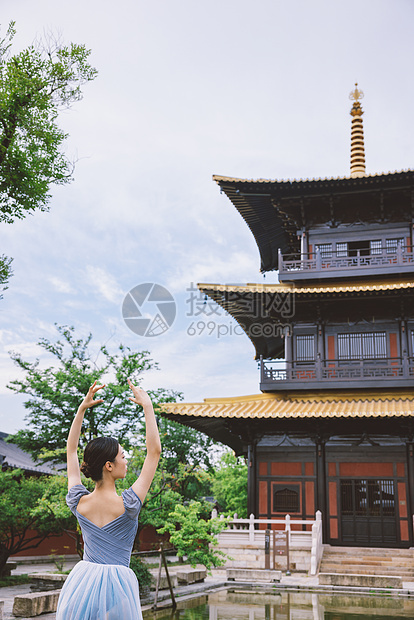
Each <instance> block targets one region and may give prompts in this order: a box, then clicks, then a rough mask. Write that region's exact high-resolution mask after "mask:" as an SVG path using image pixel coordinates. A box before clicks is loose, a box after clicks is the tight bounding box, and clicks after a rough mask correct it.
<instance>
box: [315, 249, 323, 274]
mask: <svg viewBox="0 0 414 620" xmlns="http://www.w3.org/2000/svg"><path fill="white" fill-rule="evenodd" d="M315 258H316V271H321V269H322V256H321V251H320V249H319V248H316V257H315Z"/></svg>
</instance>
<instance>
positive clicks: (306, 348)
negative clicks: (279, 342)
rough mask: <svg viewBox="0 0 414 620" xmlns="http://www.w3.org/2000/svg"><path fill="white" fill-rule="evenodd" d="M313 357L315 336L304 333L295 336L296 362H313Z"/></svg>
mask: <svg viewBox="0 0 414 620" xmlns="http://www.w3.org/2000/svg"><path fill="white" fill-rule="evenodd" d="M314 359H315V336H314V335H313V334H304V335H303V336H296V360H297V361H298V362H313V360H314Z"/></svg>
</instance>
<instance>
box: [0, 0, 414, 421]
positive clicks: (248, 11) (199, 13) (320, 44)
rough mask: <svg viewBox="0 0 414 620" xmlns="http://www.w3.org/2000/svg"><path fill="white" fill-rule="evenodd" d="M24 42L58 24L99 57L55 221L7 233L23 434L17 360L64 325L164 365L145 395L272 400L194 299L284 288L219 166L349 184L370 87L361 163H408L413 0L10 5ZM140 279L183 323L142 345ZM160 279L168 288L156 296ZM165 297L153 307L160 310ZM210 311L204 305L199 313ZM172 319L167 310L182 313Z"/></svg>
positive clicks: (7, 367) (7, 403)
mask: <svg viewBox="0 0 414 620" xmlns="http://www.w3.org/2000/svg"><path fill="white" fill-rule="evenodd" d="M1 4H2V11H1V17H2V22H1V26H2V34H3V35H4V33H5V30H6V28H7V25H8V23H9V22H10V21H11V20H15V21H16V28H17V35H16V37H15V40H14V48H13V49H14V51H15V52H18V51H20V50H21V49H23V48H24V47H26V46H28V45H30V44H31V43H32V42H33V40H34V39H35V38H36V37H37V36H39V35H41V34H42V33H43V32H44V31H52V32H54V33H59V34H60V35H61V37H62V40H63V41H64V42H71V41H72V42H76V43H83V44H85V45H86V46H87V47H88V48H90V49H91V50H92V53H91V57H90V59H91V64H93V66H95V67H96V68H97V70H98V72H99V75H98V77H97V78H96V80H95V81H94V82H92V83H90V84H87V85H85V86H84V88H83V93H84V98H83V100H82V101H80V102H77V103H76V104H75V105H74V106H73V107H72V109H71V110H67V111H65V112H64V113H62V114H61V115H60V117H59V125H60V126H61V127H62V128H63V129H64V130H65V131H66V132H67V133H68V134H69V137H68V139H67V141H66V143H65V152H66V153H67V154H68V156H69V157H72V158H76V159H77V165H76V170H75V174H74V181H73V182H72V183H71V184H70V185H66V186H61V187H52V199H51V201H50V211H49V212H48V213H41V212H37V213H35V214H34V215H33V216H29V217H27V218H26V219H25V220H22V221H18V222H16V223H14V224H12V225H7V224H1V225H0V254H6V255H7V256H12V257H13V258H14V262H13V271H14V275H13V277H12V278H11V279H10V283H9V288H8V290H6V291H5V293H4V298H3V300H1V301H0V430H1V431H3V432H14V431H16V430H18V429H20V428H24V427H25V425H26V422H25V419H24V418H25V409H24V406H23V401H24V397H23V396H22V395H16V394H14V393H12V392H11V391H10V390H9V389H7V384H8V382H9V381H11V380H13V379H16V378H19V377H21V375H20V371H19V370H18V369H17V368H16V366H15V365H14V364H13V362H12V360H11V359H10V351H14V352H18V353H20V354H21V355H22V356H23V358H24V359H26V360H28V361H34V360H35V359H36V358H39V360H40V364H41V365H42V366H47V365H50V364H51V363H52V362H53V360H52V358H49V357H47V356H46V355H45V354H44V352H43V350H42V349H41V348H40V347H39V346H38V345H37V342H38V341H39V339H40V338H49V339H51V340H55V339H56V337H57V332H56V328H55V324H58V325H73V326H74V327H75V329H76V333H77V334H79V335H80V336H82V337H84V336H86V335H87V334H88V333H89V332H91V333H92V334H93V343H94V345H93V346H95V347H98V346H99V345H100V344H102V343H107V344H108V346H109V347H114V348H115V347H116V346H117V345H118V344H119V343H121V342H122V343H123V344H125V345H127V346H129V347H131V348H132V349H133V350H143V349H146V350H149V351H150V353H151V356H152V358H153V359H154V360H156V361H157V362H158V365H159V367H160V370H158V371H151V372H149V373H147V375H145V376H144V378H143V382H142V387H146V388H148V389H154V388H157V387H164V388H168V389H173V390H177V391H179V392H181V393H182V394H183V396H184V400H185V401H187V402H193V401H201V400H203V399H204V398H206V397H224V396H239V395H244V394H254V393H258V391H259V385H258V384H259V372H258V368H257V362H255V361H254V348H253V345H252V344H251V342H250V341H249V339H248V338H247V336H245V335H242V334H240V333H234V328H235V323H234V321H233V320H232V319H231V317H229V316H226V315H225V314H224V313H223V311H222V310H220V311H218V314H217V313H216V311H217V309H216V308H214V306H213V304H210V303H209V302H207V303H206V304H203V301H204V299H203V298H202V297H200V296H199V295H198V294H197V292H196V291H193V290H192V289H194V284H195V283H197V282H204V283H206V282H209V283H221V284H228V283H244V282H265V283H273V282H276V281H277V274H276V273H268V274H266V277H265V278H264V277H263V275H262V274H260V271H259V267H260V259H259V252H258V249H257V246H256V244H255V241H254V238H253V236H252V234H251V232H250V231H249V229H248V227H247V225H246V224H245V222H244V221H243V219H242V218H241V217H240V215H239V214H238V213H237V211H236V209H235V208H234V207H233V205H232V204H231V203H230V201H229V200H228V199H227V198H226V196H225V195H224V194H220V191H219V188H218V186H217V185H216V183H215V182H214V181H213V180H212V175H213V174H218V175H222V176H231V177H239V178H268V179H288V178H289V179H294V178H296V179H305V178H327V177H328V178H329V177H345V176H349V166H350V163H349V160H350V133H351V117H350V115H349V111H350V109H351V106H352V103H351V101H350V100H349V93H350V91H351V90H352V89H353V88H354V84H355V82H358V85H359V88H361V89H362V90H363V91H364V94H365V97H364V99H363V101H362V107H363V109H364V117H363V119H364V131H365V150H366V162H367V173H369V174H375V173H383V172H389V171H394V170H405V169H409V168H413V167H414V140H413V138H414V115H413V113H412V108H413V106H412V102H413V100H414V83H413V71H412V66H413V54H414V39H413V36H412V28H413V23H414V3H413V2H412V1H411V0H364V1H363V2H361V1H360V0H359V1H355V0H349V1H348V2H342V1H338V0H290V1H289V2H285V1H284V2H282V1H279V0H255V2H252V1H250V2H248V1H247V0H209V2H200V1H198V0H121V1H120V2H118V3H114V2H109V1H107V0H99V1H98V0H88V1H87V2H85V0H71V2H56V0H36V2H33V1H32V0H2V3H1ZM141 284H158V285H159V286H161V287H164V288H165V289H167V291H168V292H169V293H170V295H171V296H172V298H173V301H174V303H175V307H176V316H175V320H174V321H173V322H172V324H171V326H170V327H169V328H168V329H167V330H166V331H165V332H164V333H162V334H159V335H157V336H145V335H140V334H137V333H134V332H133V331H131V330H130V329H129V327H128V326H127V325H126V323H125V321H124V319H123V314H122V308H123V302H124V299H125V297H126V296H127V294H128V292H129V291H130V290H132V289H134V288H135V287H138V289H136V290H139V291H141V292H142V290H143V289H142V288H139V287H140V285H141ZM158 290H159V289H158ZM155 307H156V304H155V303H154V302H153V301H150V299H149V298H147V299H146V300H145V302H144V303H143V305H142V306H141V307H140V310H141V311H142V312H143V316H144V317H147V318H149V319H150V320H151V318H153V317H154V316H155V313H156V308H155ZM202 311H203V312H202ZM170 320H171V318H170Z"/></svg>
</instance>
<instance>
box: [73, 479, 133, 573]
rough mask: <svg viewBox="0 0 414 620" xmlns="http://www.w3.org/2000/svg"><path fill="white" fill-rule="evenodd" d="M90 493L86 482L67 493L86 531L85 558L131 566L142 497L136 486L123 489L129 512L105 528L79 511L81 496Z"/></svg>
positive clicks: (83, 534) (97, 562) (125, 503)
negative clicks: (137, 492)
mask: <svg viewBox="0 0 414 620" xmlns="http://www.w3.org/2000/svg"><path fill="white" fill-rule="evenodd" d="M88 494H89V491H88V490H87V489H86V488H85V487H84V485H83V484H75V485H74V486H73V487H71V488H70V489H69V492H68V494H67V496H66V503H67V505H68V506H69V508H70V509H71V511H72V512H73V514H74V515H75V517H76V518H77V520H78V523H79V525H80V528H81V530H82V537H83V543H84V555H83V559H84V560H86V561H87V562H93V563H95V564H120V565H121V566H127V567H128V566H129V561H130V559H131V551H132V546H133V544H134V539H135V535H136V533H137V529H138V515H139V511H140V510H141V506H142V503H141V500H140V499H139V497H138V495H136V493H135V492H134V491H133V490H132V488H129V489H128V490H126V491H123V493H122V500H123V503H124V509H125V511H124V512H123V513H122V514H121V515H120V516H119V517H117V518H116V519H114V520H113V521H110V522H109V523H107V524H106V525H104V526H103V527H98V526H97V525H95V523H92V521H89V519H87V518H86V517H84V516H83V515H82V514H80V512H78V503H79V500H80V498H81V497H82V496H83V495H88Z"/></svg>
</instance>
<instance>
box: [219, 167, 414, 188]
mask: <svg viewBox="0 0 414 620" xmlns="http://www.w3.org/2000/svg"><path fill="white" fill-rule="evenodd" d="M404 172H414V170H411V168H407V169H405V170H393V171H391V170H390V171H389V172H376V173H374V174H364V176H363V177H359V178H362V179H365V178H368V179H369V178H375V177H384V176H388V175H393V174H402V173H404ZM348 180H353V178H352V177H350V176H347V177H324V178H322V177H318V178H313V179H240V178H238V177H224V176H221V175H219V174H213V181H215V182H216V183H219V184H220V183H264V184H265V183H310V182H320V181H348Z"/></svg>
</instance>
